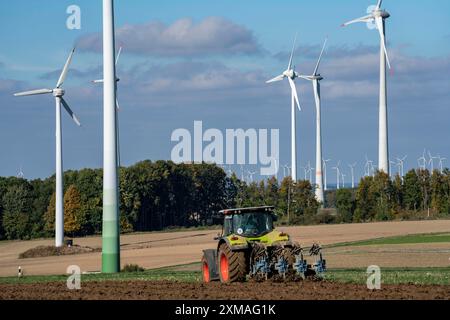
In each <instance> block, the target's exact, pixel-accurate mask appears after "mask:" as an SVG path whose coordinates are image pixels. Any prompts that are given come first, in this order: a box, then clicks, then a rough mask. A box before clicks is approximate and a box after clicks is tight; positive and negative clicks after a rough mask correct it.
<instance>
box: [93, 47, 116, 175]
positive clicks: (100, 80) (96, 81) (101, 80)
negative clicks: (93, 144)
mask: <svg viewBox="0 0 450 320" xmlns="http://www.w3.org/2000/svg"><path fill="white" fill-rule="evenodd" d="M121 53H122V47H120V48H119V52H118V53H117V56H116V63H115V66H116V68H117V65H118V64H119V59H120V54H121ZM119 81H120V78H118V77H116V123H117V125H116V129H117V133H116V136H117V164H118V166H119V167H120V166H121V164H120V125H119V111H120V105H119V99H118V98H117V84H118V83H119ZM92 83H103V79H99V80H94V81H92Z"/></svg>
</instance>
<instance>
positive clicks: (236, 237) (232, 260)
mask: <svg viewBox="0 0 450 320" xmlns="http://www.w3.org/2000/svg"><path fill="white" fill-rule="evenodd" d="M220 214H221V216H220V217H221V218H223V221H224V222H223V228H222V234H221V235H219V236H218V237H216V238H215V239H214V240H217V241H218V245H217V249H208V250H204V251H203V258H202V263H201V269H202V275H203V281H204V282H211V281H221V282H224V283H229V282H243V281H246V279H247V277H249V278H250V279H254V280H256V281H264V280H268V279H272V280H281V281H283V280H293V281H295V280H301V279H305V278H313V279H321V278H322V276H323V273H324V272H325V270H326V262H325V260H324V259H323V258H322V253H321V247H320V246H319V245H318V244H314V245H313V246H312V248H311V249H310V250H309V254H310V256H313V257H314V258H315V262H314V263H313V264H312V265H310V264H308V263H307V261H306V260H305V258H304V256H303V249H302V247H301V246H300V245H299V244H298V243H295V242H293V241H291V239H290V237H289V235H288V234H286V233H284V232H280V231H277V230H275V229H274V226H273V223H274V222H275V221H276V220H277V216H276V215H275V214H274V207H271V206H265V207H253V208H238V209H227V210H222V211H220Z"/></svg>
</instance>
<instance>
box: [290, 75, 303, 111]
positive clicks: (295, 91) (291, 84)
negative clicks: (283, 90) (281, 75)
mask: <svg viewBox="0 0 450 320" xmlns="http://www.w3.org/2000/svg"><path fill="white" fill-rule="evenodd" d="M288 79H289V85H290V86H291V90H292V94H293V95H294V99H295V101H296V103H297V108H298V110H299V111H302V108H301V107H300V101H299V100H298V94H297V88H296V86H295V82H294V80H292V79H291V78H288Z"/></svg>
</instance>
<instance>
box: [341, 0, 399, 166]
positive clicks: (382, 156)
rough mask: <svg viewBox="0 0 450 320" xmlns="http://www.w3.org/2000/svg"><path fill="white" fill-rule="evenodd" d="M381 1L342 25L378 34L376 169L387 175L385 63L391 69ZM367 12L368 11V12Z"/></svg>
mask: <svg viewBox="0 0 450 320" xmlns="http://www.w3.org/2000/svg"><path fill="white" fill-rule="evenodd" d="M382 2H383V0H378V3H377V5H376V6H375V8H374V9H373V10H371V12H369V15H366V16H364V17H361V18H358V19H355V20H352V21H349V22H346V23H344V24H343V25H342V26H348V25H350V24H353V23H357V22H365V23H373V22H375V25H376V27H377V29H378V32H379V34H380V108H379V109H380V110H379V132H378V169H379V170H380V171H384V172H385V173H387V174H389V148H388V119H387V94H386V86H387V85H386V62H387V65H388V67H389V69H391V64H390V62H389V56H388V52H387V49H386V33H385V32H386V23H385V22H386V21H385V20H386V19H387V18H389V17H390V14H389V13H388V12H387V11H386V10H383V9H381V4H382ZM368 11H369V10H368Z"/></svg>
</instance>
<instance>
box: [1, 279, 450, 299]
mask: <svg viewBox="0 0 450 320" xmlns="http://www.w3.org/2000/svg"><path fill="white" fill-rule="evenodd" d="M449 297H450V286H417V285H406V284H405V285H384V286H382V289H381V290H376V291H370V290H368V289H367V288H366V287H365V286H364V285H356V284H342V283H333V282H327V281H322V282H310V281H305V282H298V283H297V282H295V283H274V282H264V283H254V282H247V283H233V284H221V283H211V284H204V283H181V282H170V281H106V282H85V283H82V288H81V290H78V291H76V290H75V291H70V290H68V289H67V288H66V284H65V283H46V284H22V285H17V284H16V285H4V284H3V285H0V300H7V299H13V300H24V299H48V300H54V299H55V300H56V299H58V300H80V299H82V300H106V299H113V300H131V299H132V300H178V299H182V300H185V299H186V300H208V299H218V300H233V299H235V300H238V299H242V300H264V299H266V300H350V299H352V300H353V299H356V300H366V299H370V300H375V299H426V300H430V299H449Z"/></svg>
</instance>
